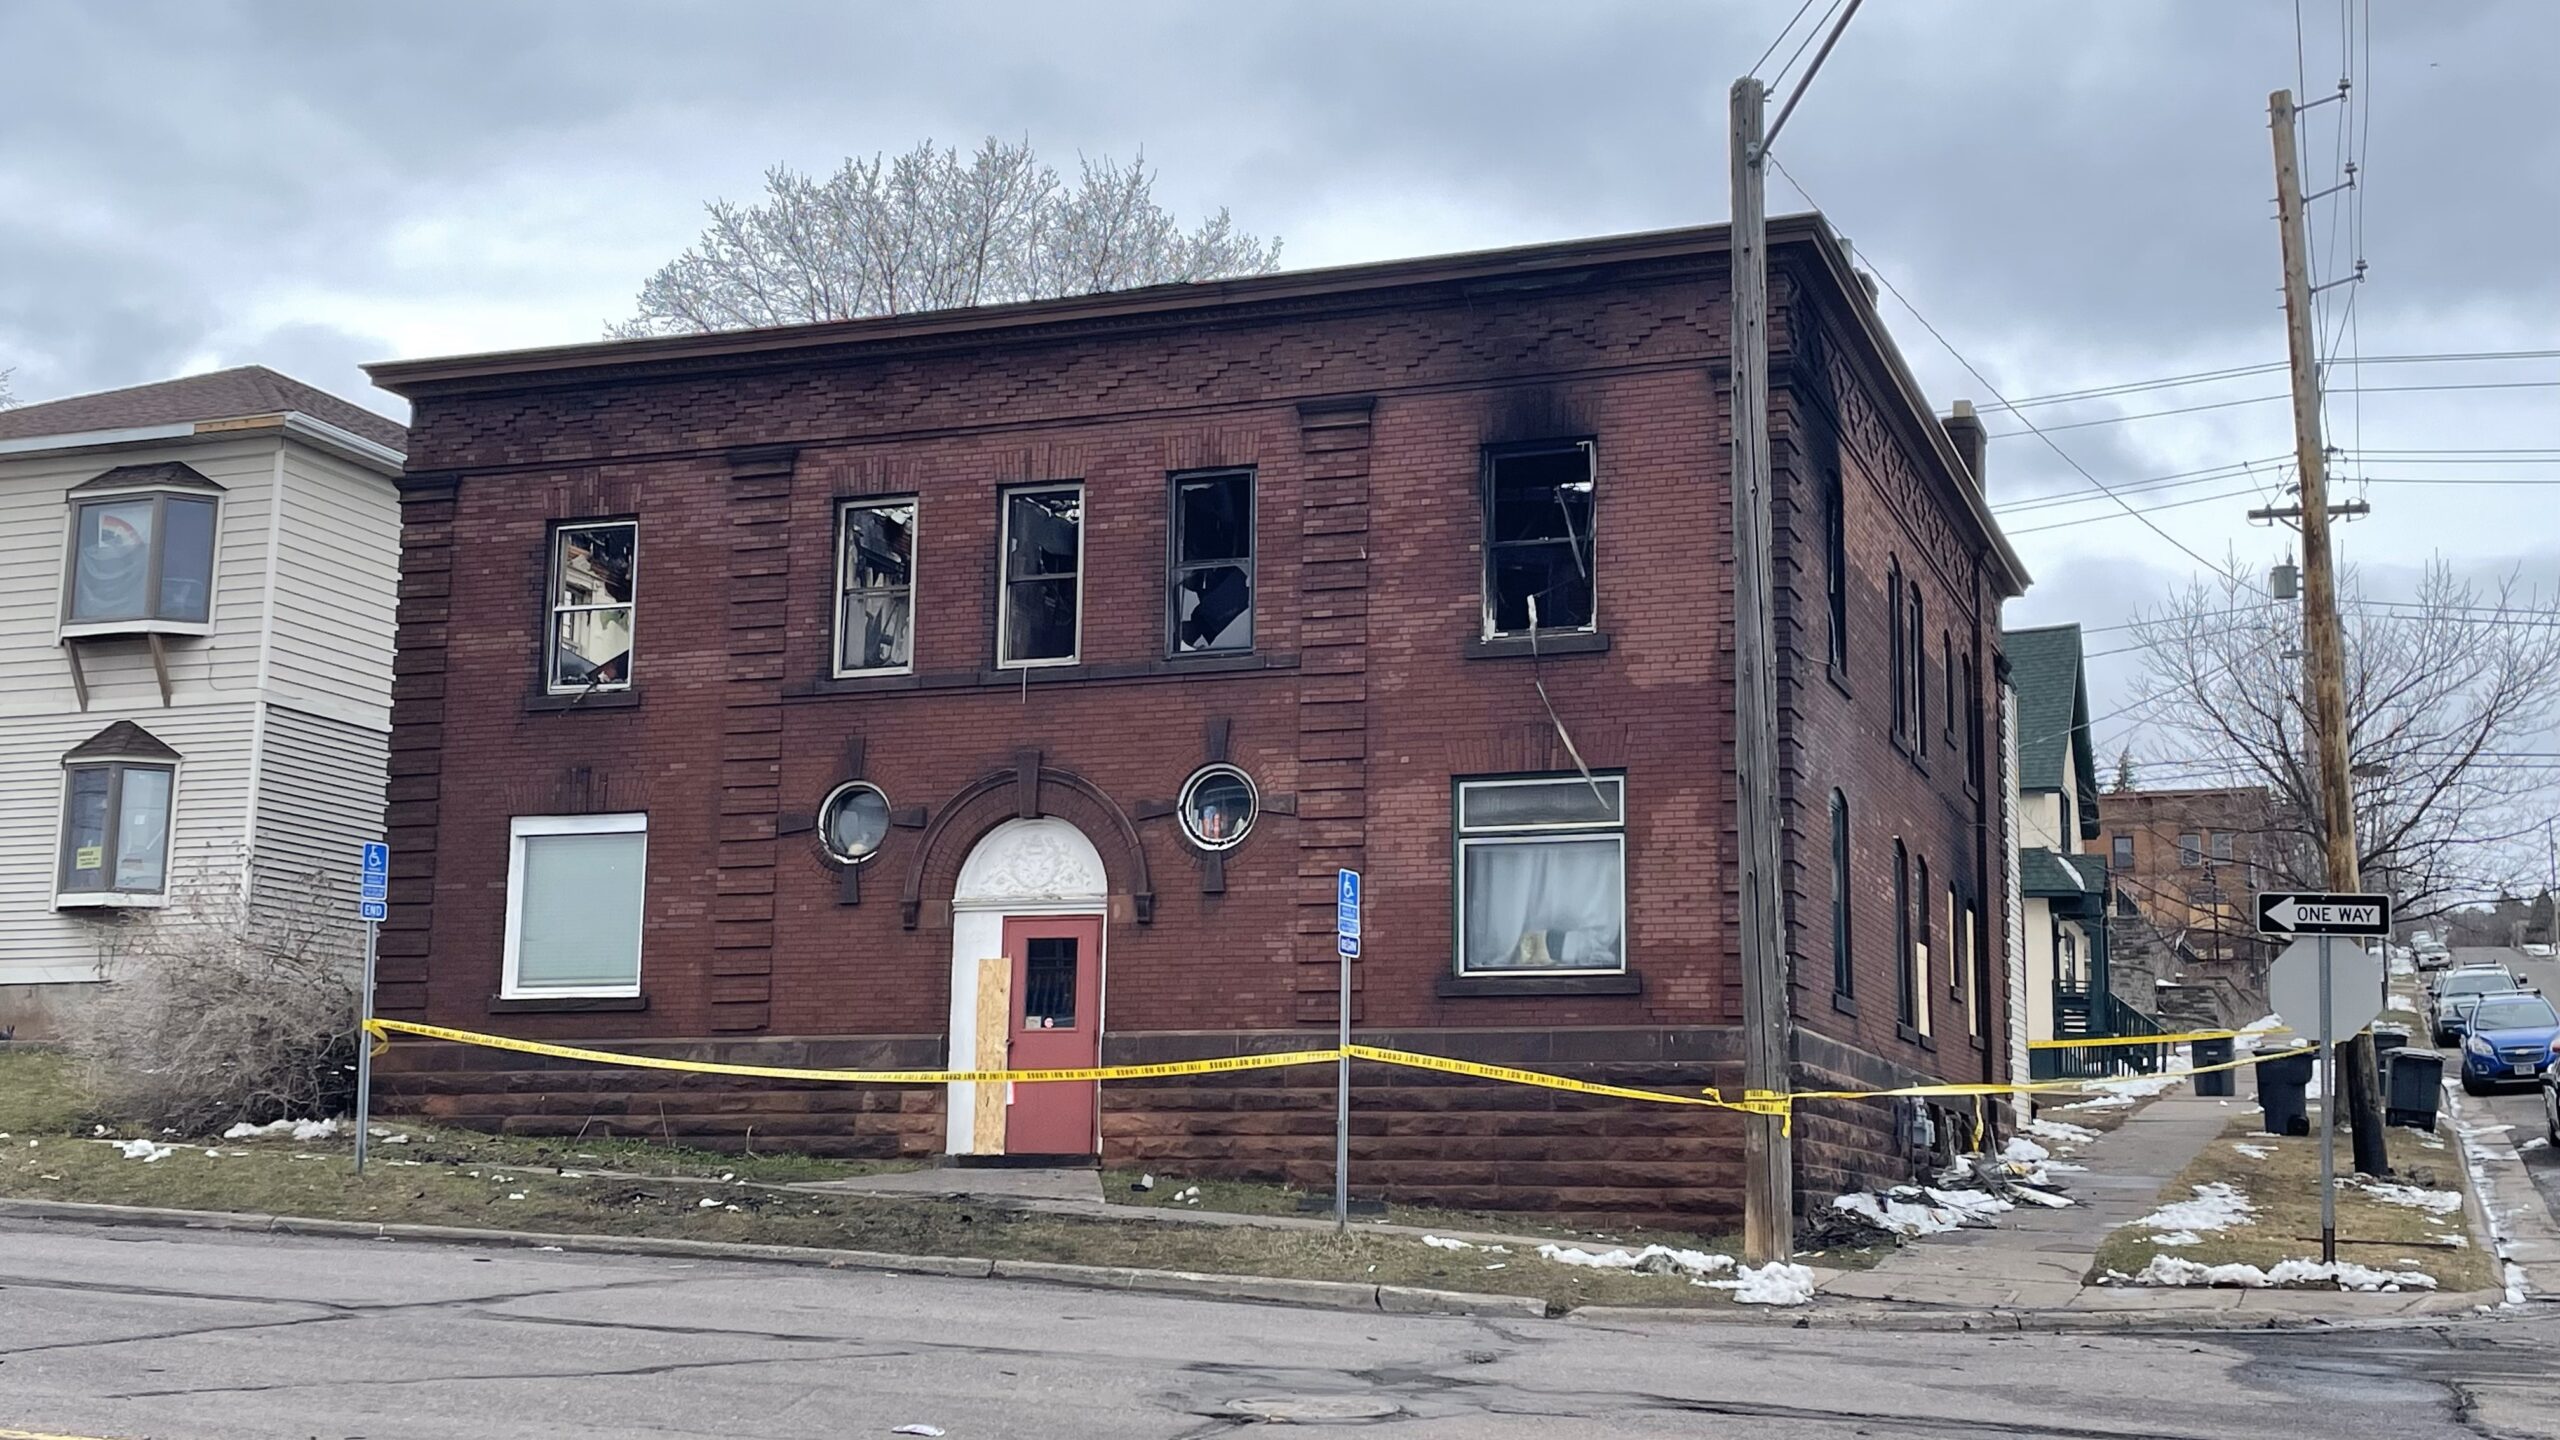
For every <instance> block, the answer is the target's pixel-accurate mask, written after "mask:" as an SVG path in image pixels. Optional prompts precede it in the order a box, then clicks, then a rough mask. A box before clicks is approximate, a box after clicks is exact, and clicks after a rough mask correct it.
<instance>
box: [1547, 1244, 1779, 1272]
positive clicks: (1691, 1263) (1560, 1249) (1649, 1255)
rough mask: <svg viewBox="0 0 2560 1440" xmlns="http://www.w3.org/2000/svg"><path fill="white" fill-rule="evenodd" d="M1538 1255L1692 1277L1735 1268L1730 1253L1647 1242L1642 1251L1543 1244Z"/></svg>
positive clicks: (1570, 1262) (1598, 1267)
mask: <svg viewBox="0 0 2560 1440" xmlns="http://www.w3.org/2000/svg"><path fill="white" fill-rule="evenodd" d="M1538 1258H1539V1259H1541V1260H1552V1261H1554V1262H1555V1263H1557V1264H1559V1265H1579V1266H1581V1267H1583V1268H1584V1269H1586V1270H1647V1269H1649V1270H1651V1271H1653V1272H1654V1273H1657V1274H1679V1275H1688V1276H1692V1277H1697V1276H1705V1275H1712V1274H1714V1273H1715V1272H1717V1271H1719V1270H1729V1269H1732V1268H1733V1257H1732V1256H1730V1255H1713V1254H1709V1253H1708V1252H1706V1251H1704V1250H1677V1249H1674V1248H1672V1247H1671V1246H1668V1245H1647V1246H1646V1247H1644V1248H1643V1249H1642V1250H1635V1251H1628V1250H1603V1251H1599V1252H1597V1253H1594V1252H1592V1251H1589V1250H1576V1249H1573V1248H1572V1247H1570V1246H1565V1245H1541V1246H1539V1247H1538Z"/></svg>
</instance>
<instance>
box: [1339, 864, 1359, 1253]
mask: <svg viewBox="0 0 2560 1440" xmlns="http://www.w3.org/2000/svg"><path fill="white" fill-rule="evenodd" d="M1333 949H1334V954H1335V956H1336V957H1337V958H1338V959H1340V960H1341V962H1342V1031H1341V1039H1340V1041H1339V1042H1338V1043H1339V1044H1340V1046H1341V1048H1342V1051H1343V1054H1342V1057H1341V1058H1340V1059H1339V1060H1337V1061H1335V1062H1334V1064H1335V1066H1336V1068H1335V1071H1334V1079H1333V1228H1334V1230H1335V1232H1336V1233H1340V1232H1342V1231H1346V1230H1349V1229H1350V1228H1351V1054H1350V1051H1351V962H1352V961H1354V960H1356V959H1358V958H1360V872H1359V871H1357V870H1339V871H1336V872H1334V891H1333Z"/></svg>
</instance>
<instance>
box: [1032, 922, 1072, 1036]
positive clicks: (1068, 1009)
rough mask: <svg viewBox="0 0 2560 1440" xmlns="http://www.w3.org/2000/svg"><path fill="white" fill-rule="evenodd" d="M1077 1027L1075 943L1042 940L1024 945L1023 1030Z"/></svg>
mask: <svg viewBox="0 0 2560 1440" xmlns="http://www.w3.org/2000/svg"><path fill="white" fill-rule="evenodd" d="M1075 1023H1076V942H1075V941H1074V940H1073V939H1070V938H1054V939H1052V938H1043V939H1038V940H1030V941H1026V942H1024V945H1023V952H1022V1028H1023V1029H1025V1030H1072V1029H1074V1028H1075Z"/></svg>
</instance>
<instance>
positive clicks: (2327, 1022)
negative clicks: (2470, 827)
mask: <svg viewBox="0 0 2560 1440" xmlns="http://www.w3.org/2000/svg"><path fill="white" fill-rule="evenodd" d="M2335 943H2337V942H2335V941H2333V940H2331V939H2330V938H2329V937H2328V936H2326V935H2323V936H2321V937H2320V1263H2321V1264H2323V1265H2335V1264H2337V1263H2338V1053H2337V1048H2336V1047H2337V1037H2336V1035H2335V1034H2333V1033H2332V1032H2333V1031H2334V1030H2335V1028H2336V1016H2335V1015H2334V1014H2333V1013H2332V1010H2333V1008H2334V1007H2333V1006H2332V1005H2331V1004H2330V995H2331V988H2332V987H2331V981H2330V978H2329V947H2330V946H2331V945H2333V944H2335Z"/></svg>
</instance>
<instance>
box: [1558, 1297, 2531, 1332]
mask: <svg viewBox="0 0 2560 1440" xmlns="http://www.w3.org/2000/svg"><path fill="white" fill-rule="evenodd" d="M2252 1293H2256V1292H2252ZM2498 1295H2499V1292H2496V1291H2489V1290H2478V1291H2471V1292H2467V1293H2465V1294H2463V1295H2459V1296H2447V1297H2445V1298H2446V1299H2448V1300H2462V1301H2467V1302H2469V1304H2468V1305H2467V1306H2466V1308H2465V1309H2464V1310H2462V1311H2461V1312H2460V1313H2454V1312H2450V1311H2448V1312H2441V1313H2439V1312H2429V1313H2422V1314H2410V1315H2307V1314H2284V1313H2279V1312H2273V1311H2264V1310H2260V1311H2243V1310H2233V1309H2202V1308H2196V1307H2181V1308H2177V1309H2159V1310H1929V1309H1907V1310H1871V1309H1844V1308H1819V1307H1818V1308H1815V1309H1812V1310H1784V1309H1779V1310H1771V1309H1765V1308H1760V1307H1751V1306H1743V1307H1738V1308H1737V1309H1736V1310H1688V1309H1681V1308H1678V1307H1672V1306H1641V1305H1585V1306H1582V1307H1580V1308H1579V1309H1575V1310H1572V1311H1569V1312H1567V1313H1566V1315H1565V1316H1564V1318H1565V1319H1566V1320H1567V1321H1569V1322H1573V1323H1580V1324H1609V1323H1627V1324H1637V1323H1640V1324H1663V1323H1679V1322H1687V1323H1692V1324H1694V1323H1698V1322H1701V1321H1704V1322H1710V1323H1721V1324H1731V1323H1734V1322H1736V1321H1750V1320H1758V1321H1762V1322H1764V1323H1775V1324H1780V1325H1785V1326H1788V1327H1790V1328H1794V1329H1802V1330H1877V1331H1902V1332H1928V1333H1974V1334H1981V1333H1991V1334H2007V1333H2024V1334H2117V1335H2139V1334H2169V1335H2208V1334H2238V1333H2243V1332H2249V1331H2262V1330H2394V1329H2408V1328H2412V1327H2422V1328H2426V1329H2443V1328H2444V1327H2445V1326H2448V1325H2456V1324H2480V1323H2494V1322H2496V1321H2498V1320H2501V1319H2512V1318H2514V1312H2512V1311H2509V1312H2506V1313H2505V1314H2503V1315H2483V1314H2478V1313H2475V1308H2476V1307H2480V1306H2494V1304H2495V1302H2496V1300H2497V1299H2498Z"/></svg>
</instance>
